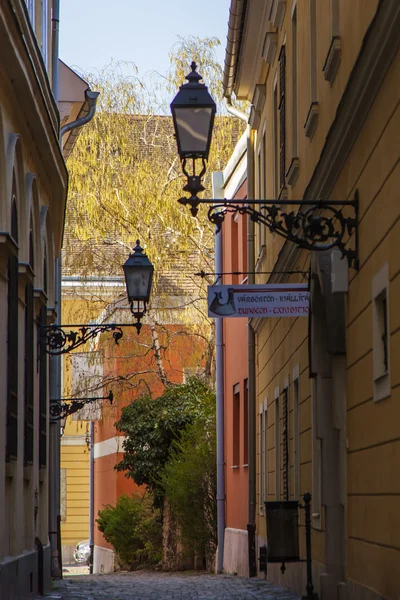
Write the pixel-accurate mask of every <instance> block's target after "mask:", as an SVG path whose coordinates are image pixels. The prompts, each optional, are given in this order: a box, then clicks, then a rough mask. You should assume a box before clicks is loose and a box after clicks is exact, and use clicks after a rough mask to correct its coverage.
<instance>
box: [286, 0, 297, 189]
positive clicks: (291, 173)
mask: <svg viewBox="0 0 400 600" xmlns="http://www.w3.org/2000/svg"><path fill="white" fill-rule="evenodd" d="M291 44H292V45H291V57H292V69H291V92H292V104H291V120H292V122H291V127H292V133H291V154H292V157H291V160H290V165H289V169H288V171H287V173H286V181H287V183H288V184H289V185H290V186H291V187H294V186H295V184H296V181H297V179H298V177H299V158H298V153H299V149H298V110H299V108H298V73H297V55H298V48H297V2H295V3H294V4H293V8H292V39H291Z"/></svg>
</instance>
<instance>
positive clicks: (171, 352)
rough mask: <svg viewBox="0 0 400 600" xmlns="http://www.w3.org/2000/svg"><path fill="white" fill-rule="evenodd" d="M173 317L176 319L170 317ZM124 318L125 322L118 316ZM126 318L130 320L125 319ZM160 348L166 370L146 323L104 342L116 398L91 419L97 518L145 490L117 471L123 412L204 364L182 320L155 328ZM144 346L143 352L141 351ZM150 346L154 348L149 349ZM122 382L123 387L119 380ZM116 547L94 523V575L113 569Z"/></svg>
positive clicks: (108, 376)
mask: <svg viewBox="0 0 400 600" xmlns="http://www.w3.org/2000/svg"><path fill="white" fill-rule="evenodd" d="M171 320H172V319H171ZM120 322H122V320H120ZM124 322H129V317H127V318H126V319H125V320H124ZM156 330H157V334H158V341H159V344H160V347H161V349H162V354H161V356H160V358H161V360H162V367H163V369H164V372H163V374H161V373H160V371H159V366H158V365H157V359H156V356H155V353H154V351H153V350H151V349H150V348H151V346H152V344H154V337H153V338H152V335H151V330H150V326H149V325H146V324H143V327H142V329H141V332H140V336H139V337H138V336H137V334H136V330H134V329H133V328H132V331H131V330H130V328H129V330H128V329H125V331H124V336H123V338H122V340H120V342H119V344H118V345H115V344H114V343H113V342H112V341H111V342H110V340H107V345H104V349H103V355H104V369H103V378H104V382H106V383H105V387H104V392H105V393H108V391H109V389H113V392H114V401H113V404H112V405H111V406H110V404H109V403H108V402H105V403H104V404H103V406H102V410H101V419H99V420H97V421H95V422H94V423H93V442H94V445H93V498H92V502H93V515H94V521H95V520H96V518H97V516H98V512H99V510H102V509H103V508H104V506H106V505H107V504H110V505H115V504H116V503H117V501H118V498H119V497H120V496H122V495H124V494H127V495H131V494H142V493H143V492H144V488H143V487H139V486H137V485H136V484H135V483H134V481H133V479H131V478H127V477H126V475H125V473H124V472H119V471H116V469H115V467H116V465H117V464H118V463H119V462H121V460H122V458H123V452H124V450H123V441H124V436H123V435H122V434H121V433H120V432H118V431H117V430H116V428H115V423H116V422H117V421H118V420H119V419H120V417H121V413H122V410H123V408H124V407H125V406H127V405H128V404H129V403H130V402H132V401H134V400H135V399H136V398H138V397H139V396H140V395H141V394H143V393H149V392H150V393H151V395H152V397H153V398H157V397H158V396H160V395H161V394H162V393H163V391H164V389H165V387H164V384H163V382H162V377H164V375H165V377H166V379H167V380H168V381H169V382H173V383H176V384H178V383H182V382H183V381H184V380H185V377H186V376H189V375H192V374H194V373H196V371H197V369H198V368H199V366H200V365H202V364H203V362H204V361H203V353H204V345H203V344H202V343H201V342H200V341H199V339H198V338H197V337H194V336H193V335H191V331H190V328H189V327H188V326H185V327H184V326H183V325H181V324H178V323H165V322H164V323H163V324H162V325H161V326H157V327H156ZM143 349H145V350H143ZM147 349H150V350H149V351H147ZM121 381H123V382H124V383H123V386H122V387H121V386H120V385H119V383H118V382H121ZM113 569H114V551H113V548H112V546H111V545H110V544H109V543H108V542H107V541H106V540H105V539H104V537H103V535H102V533H101V532H100V531H99V530H98V528H97V526H96V524H95V522H94V563H93V571H94V573H106V572H112V571H113Z"/></svg>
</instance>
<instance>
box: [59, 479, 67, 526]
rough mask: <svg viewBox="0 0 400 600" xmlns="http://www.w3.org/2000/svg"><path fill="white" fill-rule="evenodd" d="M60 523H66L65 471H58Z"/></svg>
mask: <svg viewBox="0 0 400 600" xmlns="http://www.w3.org/2000/svg"><path fill="white" fill-rule="evenodd" d="M60 501H61V502H60V504H61V507H60V508H61V523H66V522H67V469H60Z"/></svg>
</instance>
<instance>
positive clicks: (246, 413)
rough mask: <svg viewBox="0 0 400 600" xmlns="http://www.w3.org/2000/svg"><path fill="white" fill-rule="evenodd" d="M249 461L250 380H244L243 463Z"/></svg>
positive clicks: (246, 463)
mask: <svg viewBox="0 0 400 600" xmlns="http://www.w3.org/2000/svg"><path fill="white" fill-rule="evenodd" d="M248 463H249V382H248V380H247V379H245V380H244V396H243V464H244V465H245V466H247V465H248Z"/></svg>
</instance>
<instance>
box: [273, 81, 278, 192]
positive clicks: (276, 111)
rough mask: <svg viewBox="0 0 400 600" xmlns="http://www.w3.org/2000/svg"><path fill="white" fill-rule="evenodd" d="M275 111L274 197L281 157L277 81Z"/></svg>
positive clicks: (274, 100)
mask: <svg viewBox="0 0 400 600" xmlns="http://www.w3.org/2000/svg"><path fill="white" fill-rule="evenodd" d="M273 111H274V115H273V117H274V129H273V138H274V197H275V198H277V197H278V194H279V183H278V182H279V169H278V165H279V158H278V148H279V140H278V85H277V83H276V82H275V85H274V99H273Z"/></svg>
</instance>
